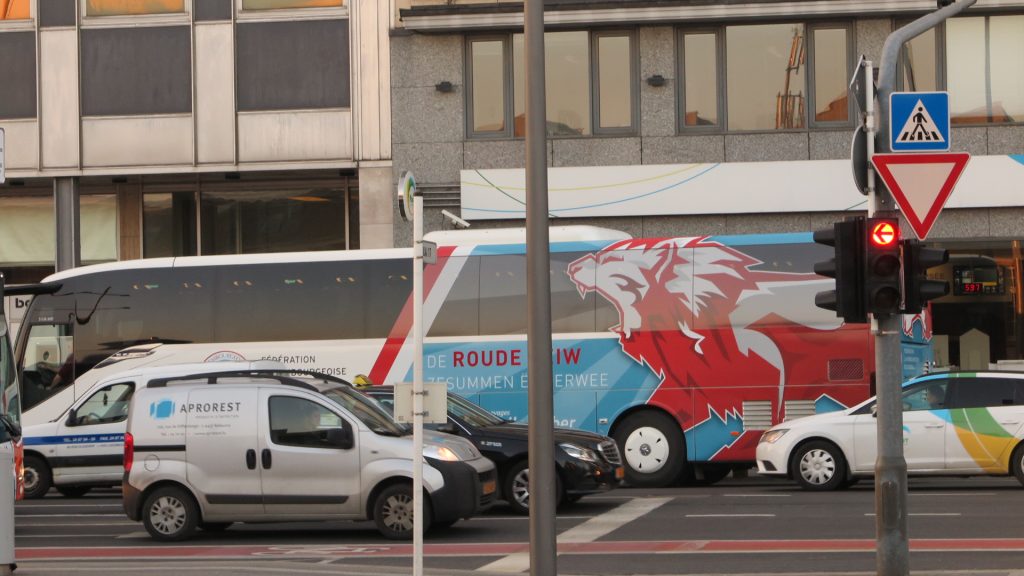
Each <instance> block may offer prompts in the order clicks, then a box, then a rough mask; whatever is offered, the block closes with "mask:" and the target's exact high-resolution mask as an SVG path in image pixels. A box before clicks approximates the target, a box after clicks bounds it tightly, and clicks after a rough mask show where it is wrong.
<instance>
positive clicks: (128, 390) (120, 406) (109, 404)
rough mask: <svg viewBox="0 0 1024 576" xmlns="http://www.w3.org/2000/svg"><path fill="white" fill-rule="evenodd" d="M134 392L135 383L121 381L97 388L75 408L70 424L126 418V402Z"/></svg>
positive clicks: (111, 421) (118, 420)
mask: <svg viewBox="0 0 1024 576" xmlns="http://www.w3.org/2000/svg"><path fill="white" fill-rule="evenodd" d="M134 392H135V384H133V383H131V382H122V383H119V384H111V385H110V386H104V387H103V388H102V389H100V390H97V391H96V392H95V393H94V394H93V395H92V396H90V397H89V398H88V399H87V400H86V401H85V402H82V404H81V405H80V406H79V407H78V408H77V409H76V410H75V418H74V420H73V421H72V422H69V425H71V426H88V425H90V424H112V423H114V422H121V421H122V420H125V419H127V418H128V404H129V402H130V401H131V399H132V393H134Z"/></svg>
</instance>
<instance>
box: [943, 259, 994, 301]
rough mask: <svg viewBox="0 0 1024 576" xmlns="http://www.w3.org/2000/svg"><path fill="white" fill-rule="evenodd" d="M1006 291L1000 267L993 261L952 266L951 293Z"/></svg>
mask: <svg viewBox="0 0 1024 576" xmlns="http://www.w3.org/2000/svg"><path fill="white" fill-rule="evenodd" d="M1005 293H1006V286H1005V284H1004V283H1003V273H1002V269H1001V268H1000V267H999V266H998V265H997V264H995V263H992V264H986V265H971V266H953V295H954V296H976V295H999V294H1005Z"/></svg>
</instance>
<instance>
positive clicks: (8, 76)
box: [0, 18, 36, 148]
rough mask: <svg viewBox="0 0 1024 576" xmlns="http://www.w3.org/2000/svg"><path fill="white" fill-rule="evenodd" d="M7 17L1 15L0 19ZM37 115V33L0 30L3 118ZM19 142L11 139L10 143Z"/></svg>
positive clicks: (1, 112)
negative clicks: (0, 31)
mask: <svg viewBox="0 0 1024 576" xmlns="http://www.w3.org/2000/svg"><path fill="white" fill-rule="evenodd" d="M2 21H3V18H0V22H2ZM35 117H36V34H35V32H4V33H3V34H0V119H12V118H35ZM15 145H16V144H15V143H14V142H12V141H11V140H10V138H8V139H7V146H8V147H10V148H13V147H14V146H15Z"/></svg>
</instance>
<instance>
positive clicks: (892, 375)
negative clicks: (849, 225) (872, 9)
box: [865, 0, 977, 576]
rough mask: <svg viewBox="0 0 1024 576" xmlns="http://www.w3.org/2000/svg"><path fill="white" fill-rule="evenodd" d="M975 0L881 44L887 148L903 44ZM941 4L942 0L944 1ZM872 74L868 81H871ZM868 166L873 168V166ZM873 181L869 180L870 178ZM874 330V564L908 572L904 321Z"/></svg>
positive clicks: (879, 194) (885, 196)
mask: <svg viewBox="0 0 1024 576" xmlns="http://www.w3.org/2000/svg"><path fill="white" fill-rule="evenodd" d="M976 1H977V0H961V1H960V2H955V3H953V4H950V5H948V6H946V7H944V8H941V9H939V10H937V11H935V12H932V13H930V14H926V15H924V16H922V17H920V18H918V19H917V20H914V21H913V22H911V23H910V24H907V25H906V26H904V27H902V28H900V29H899V30H896V31H895V32H893V33H892V34H890V35H889V37H888V38H886V40H885V45H884V46H883V47H882V64H881V70H880V72H879V78H878V103H879V106H878V108H879V114H878V122H877V124H878V126H879V128H880V130H879V134H880V137H879V139H878V141H877V144H880V145H881V149H882V151H888V149H889V131H890V130H891V126H889V96H890V95H891V94H892V92H893V90H894V87H895V86H896V69H897V66H896V65H897V62H898V61H899V54H900V51H901V50H902V48H903V45H904V44H905V43H906V42H908V41H909V40H911V39H913V38H914V37H916V36H918V35H920V34H922V33H923V32H926V31H928V30H930V29H931V28H934V27H935V26H937V25H938V24H939V23H941V22H942V21H943V20H945V19H947V18H949V17H951V16H953V15H955V14H958V13H960V12H962V11H963V10H966V9H967V8H969V7H970V6H972V5H973V4H974V3H975V2H976ZM940 5H941V2H940ZM871 82H872V79H871V78H868V79H867V82H866V83H865V84H866V85H870V84H871ZM869 171H870V168H869ZM869 181H870V180H869ZM869 200H870V202H869V215H871V216H889V217H896V216H898V214H897V213H896V211H895V207H894V205H893V199H892V198H891V197H890V195H889V193H888V190H885V189H884V187H879V189H878V190H875V193H874V194H871V195H870V199H869ZM872 328H873V330H874V331H875V378H876V379H875V383H876V389H877V393H878V397H877V402H876V406H877V412H876V416H877V418H878V422H877V426H878V456H877V459H876V460H875V537H876V541H877V549H878V552H877V557H876V567H877V571H878V574H879V575H880V576H906V575H908V574H910V551H909V541H908V538H907V461H906V460H905V459H904V457H903V405H902V400H901V386H900V385H901V383H902V381H903V374H902V372H903V370H902V366H903V359H902V355H901V350H900V334H901V332H902V322H901V319H900V317H899V315H898V314H883V315H879V316H877V317H875V319H874V320H873V321H872Z"/></svg>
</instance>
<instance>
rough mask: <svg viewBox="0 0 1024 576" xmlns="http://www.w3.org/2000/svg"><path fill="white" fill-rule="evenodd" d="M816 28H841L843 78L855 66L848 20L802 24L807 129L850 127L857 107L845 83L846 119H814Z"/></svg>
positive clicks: (816, 104) (853, 47) (815, 98)
mask: <svg viewBox="0 0 1024 576" xmlns="http://www.w3.org/2000/svg"><path fill="white" fill-rule="evenodd" d="M818 30H842V31H843V32H844V33H845V35H846V75H845V76H844V78H847V79H849V78H851V77H852V75H853V71H854V66H856V61H855V60H854V58H853V53H854V52H855V51H856V47H855V44H854V30H853V25H852V24H851V23H850V22H808V23H805V24H804V34H805V37H804V42H806V45H807V64H806V66H807V69H806V74H805V76H806V78H807V100H808V102H807V106H805V110H804V111H805V113H806V114H807V118H806V119H805V121H806V122H807V124H806V125H807V129H808V130H815V129H829V128H832V129H834V128H843V129H846V128H852V127H853V126H854V122H855V119H856V118H857V108H856V102H854V100H855V98H853V97H851V95H850V90H849V84H848V83H847V84H846V86H847V91H846V94H847V97H846V120H845V121H831V122H830V121H822V122H819V121H817V120H815V119H814V118H815V116H816V113H815V110H817V107H818V93H817V86H816V84H817V77H816V70H815V68H816V66H817V52H818V51H817V46H815V41H814V33H815V32H817V31H818Z"/></svg>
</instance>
